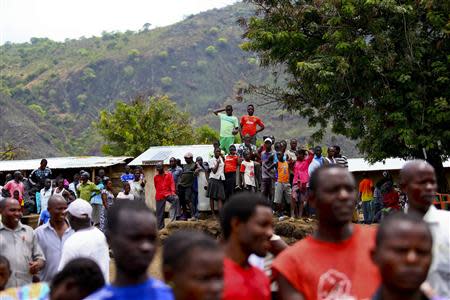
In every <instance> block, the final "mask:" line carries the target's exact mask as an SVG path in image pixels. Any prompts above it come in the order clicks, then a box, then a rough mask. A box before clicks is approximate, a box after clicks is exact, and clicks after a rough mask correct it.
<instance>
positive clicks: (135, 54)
mask: <svg viewBox="0 0 450 300" xmlns="http://www.w3.org/2000/svg"><path fill="white" fill-rule="evenodd" d="M140 55H141V52H140V51H139V50H138V49H131V50H129V51H128V58H129V59H131V60H136V59H137V58H138V57H139V56H140Z"/></svg>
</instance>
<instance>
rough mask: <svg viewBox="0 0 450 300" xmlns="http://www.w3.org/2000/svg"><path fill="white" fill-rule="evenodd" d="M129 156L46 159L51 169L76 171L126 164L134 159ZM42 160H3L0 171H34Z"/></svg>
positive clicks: (0, 162) (0, 163)
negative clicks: (77, 169) (78, 169)
mask: <svg viewBox="0 0 450 300" xmlns="http://www.w3.org/2000/svg"><path fill="white" fill-rule="evenodd" d="M132 158H133V157H129V156H107V157H101V156H75V157H51V158H46V159H47V161H48V167H49V168H50V169H76V168H98V167H109V166H113V165H117V164H122V163H126V161H127V160H129V159H132ZM40 162H41V159H27V160H3V161H0V171H15V170H34V169H36V168H38V167H39V165H40Z"/></svg>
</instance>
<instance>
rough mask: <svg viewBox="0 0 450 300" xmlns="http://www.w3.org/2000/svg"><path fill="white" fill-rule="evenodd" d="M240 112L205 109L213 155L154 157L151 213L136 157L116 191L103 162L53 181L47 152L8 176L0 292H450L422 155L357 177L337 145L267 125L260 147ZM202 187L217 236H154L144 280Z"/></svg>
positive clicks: (442, 231)
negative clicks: (165, 232)
mask: <svg viewBox="0 0 450 300" xmlns="http://www.w3.org/2000/svg"><path fill="white" fill-rule="evenodd" d="M224 111H225V113H222V112H224ZM247 112H248V114H247V115H245V116H243V117H242V118H241V119H240V120H238V119H237V118H236V117H235V116H233V108H232V107H231V106H227V107H225V108H224V109H220V110H217V111H215V112H214V113H215V114H217V115H218V117H219V118H220V121H221V129H220V140H219V141H217V142H216V143H214V145H213V146H212V147H211V148H212V151H211V154H210V157H209V159H208V161H204V160H203V158H202V157H200V156H199V157H196V158H195V160H194V155H193V154H192V153H190V152H188V153H186V154H185V155H184V160H185V163H184V164H182V163H181V161H180V160H179V159H176V158H175V157H172V158H170V160H169V166H168V168H167V170H166V169H165V166H164V164H163V162H160V163H158V164H157V165H156V168H155V169H156V174H155V175H154V177H153V184H154V189H155V190H154V191H155V198H154V199H147V200H149V201H153V200H154V201H155V204H156V205H155V208H156V210H155V213H154V212H152V211H151V210H150V208H149V207H148V205H146V203H147V204H148V202H149V201H146V198H145V195H146V194H145V188H146V185H147V182H146V179H145V176H144V173H143V170H142V168H141V167H136V168H135V169H131V168H130V167H129V166H126V167H125V171H124V173H123V174H122V176H121V177H120V181H121V183H122V186H121V187H120V192H119V193H117V194H116V190H117V189H115V188H114V187H113V184H112V180H111V178H109V177H108V176H106V174H105V172H104V170H99V171H98V173H97V176H94V178H93V181H91V180H90V178H91V175H90V174H89V173H88V172H86V171H84V170H81V171H80V172H77V173H76V174H74V176H73V181H72V182H69V181H68V180H67V179H65V178H63V176H59V175H58V176H56V178H53V174H52V170H51V169H50V168H49V167H48V166H47V161H46V160H45V159H43V160H42V161H41V164H40V166H39V168H37V169H36V170H34V171H33V172H31V174H30V175H29V177H28V178H26V179H24V178H23V177H22V174H21V172H19V171H17V172H14V173H13V174H12V175H7V178H6V179H7V180H6V181H5V184H4V186H3V187H2V188H1V191H2V193H1V197H0V213H1V222H0V299H1V300H10V299H51V300H54V299H68V300H71V299H84V298H86V299H176V300H181V299H192V300H196V299H199V300H200V299H225V300H235V299H243V300H246V299H289V300H294V299H324V300H325V299H326V300H351V299H383V300H389V299H402V300H403V299H405V300H409V299H411V300H413V299H434V300H438V299H449V298H450V283H449V282H450V212H447V211H443V210H438V209H436V208H435V207H434V206H433V205H432V203H433V200H434V197H435V194H436V191H437V184H436V175H435V172H434V169H433V168H432V167H431V165H429V164H428V163H427V162H425V161H412V162H408V163H407V164H406V165H405V166H404V168H403V169H402V170H401V173H400V181H399V182H398V184H397V185H396V184H395V183H394V181H393V179H392V177H391V176H390V174H389V173H387V172H385V173H383V178H382V179H381V180H380V181H379V182H377V183H376V184H374V183H373V181H372V180H371V179H370V178H369V177H368V176H366V174H364V176H363V177H364V178H363V179H362V180H361V182H359V183H358V184H357V183H356V181H355V179H354V177H353V175H352V174H351V173H349V171H348V162H347V158H346V157H345V156H343V155H342V154H341V151H340V150H341V149H340V147H339V146H337V145H335V146H330V147H328V148H327V149H326V152H327V154H326V156H322V147H321V146H316V147H299V145H298V144H299V143H298V141H297V140H296V139H291V140H289V143H288V141H285V140H281V141H276V140H275V138H274V137H273V136H264V138H263V140H262V142H263V143H262V145H260V146H257V145H256V143H257V139H256V134H257V133H259V132H261V131H263V130H264V123H263V122H262V121H261V119H260V118H258V117H256V116H254V112H255V108H254V106H253V105H249V106H248V107H247ZM237 135H241V137H242V143H241V144H236V143H235V137H236V136H237ZM288 144H289V145H288ZM201 193H203V195H204V196H207V197H206V198H209V206H210V214H211V215H212V216H213V218H214V219H215V218H217V219H219V221H220V227H221V233H222V235H221V239H220V241H217V240H216V239H214V238H213V237H211V236H209V235H207V234H205V233H202V232H197V231H193V230H190V231H184V230H181V231H178V232H175V233H174V234H172V235H170V236H169V237H168V238H167V239H166V240H165V241H164V243H163V247H162V248H163V249H162V266H161V273H162V274H163V278H161V279H156V278H152V277H149V276H148V267H149V265H150V263H151V261H152V260H153V259H154V256H155V253H156V251H157V248H158V244H159V239H158V231H159V230H161V229H163V228H164V227H165V223H166V222H167V221H169V222H173V221H176V220H182V221H186V220H190V221H194V222H196V221H198V220H199V218H200V212H199V199H200V198H202V199H204V198H205V197H200V195H201ZM166 203H169V204H170V209H169V213H168V217H169V218H166ZM360 207H361V209H362V211H363V217H364V220H363V221H362V222H360V221H359V212H358V209H359V208H360ZM24 211H29V212H36V213H39V224H38V225H39V226H38V227H37V228H36V229H35V230H33V229H32V228H31V227H29V226H27V225H24V224H22V222H21V217H22V215H23V212H24ZM303 216H308V217H313V218H316V219H317V228H316V230H315V231H314V233H313V234H312V235H310V236H308V237H306V238H304V239H302V240H300V241H298V242H297V243H295V244H293V245H291V246H288V245H287V244H286V243H285V242H284V240H283V239H282V238H281V237H280V236H278V235H276V234H275V232H274V222H275V220H278V221H283V220H285V219H291V220H293V221H295V219H297V218H301V217H303ZM374 222H381V224H380V225H379V226H365V225H360V224H357V223H366V224H371V223H374ZM111 258H113V263H114V265H115V270H116V272H115V276H114V279H113V280H112V281H110V266H111V264H112V261H111ZM3 290H4V291H3ZM2 291H3V292H2ZM439 297H441V298H439ZM442 297H443V298H442Z"/></svg>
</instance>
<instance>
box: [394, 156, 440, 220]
mask: <svg viewBox="0 0 450 300" xmlns="http://www.w3.org/2000/svg"><path fill="white" fill-rule="evenodd" d="M400 186H401V188H402V191H403V192H404V193H405V194H406V195H407V196H408V201H409V205H410V207H411V209H413V210H415V211H417V212H419V213H420V214H422V215H424V214H425V213H426V212H427V211H428V208H429V207H430V205H431V204H432V203H433V200H434V199H435V197H436V192H437V180H436V173H435V172H434V168H433V167H432V166H431V165H430V164H429V163H427V162H426V161H424V160H413V161H411V162H408V163H407V164H406V165H405V166H404V167H403V168H402V170H401V171H400Z"/></svg>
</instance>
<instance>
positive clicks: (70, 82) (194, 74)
mask: <svg viewBox="0 0 450 300" xmlns="http://www.w3.org/2000/svg"><path fill="white" fill-rule="evenodd" d="M250 14H251V10H250V9H249V8H248V7H247V6H246V5H244V4H237V5H233V6H229V7H226V8H224V9H220V10H219V9H215V10H211V11H208V12H205V13H202V14H199V15H196V16H191V17H188V18H187V19H185V20H184V21H182V22H179V23H177V24H174V25H171V26H168V27H163V28H157V29H154V30H150V31H146V32H144V31H141V32H131V31H128V32H125V33H104V34H103V35H102V37H92V38H82V39H79V40H68V41H66V42H64V43H57V42H53V41H50V40H47V39H33V40H32V41H31V43H25V44H12V45H4V46H2V47H0V52H1V53H2V55H1V59H0V92H3V93H5V94H7V95H11V97H12V98H13V99H14V100H15V101H17V102H20V103H21V104H23V105H25V106H29V105H32V104H35V105H34V108H35V109H36V105H39V106H40V107H41V108H42V109H43V110H44V111H45V118H40V119H37V120H36V122H37V124H39V127H42V128H45V127H49V128H50V127H51V128H54V130H55V133H54V137H53V138H51V139H48V138H45V136H44V138H42V137H41V136H40V135H38V136H36V140H39V141H40V142H43V143H47V144H48V147H43V149H47V150H45V151H44V152H38V151H34V150H32V151H30V152H29V153H28V155H27V156H30V157H31V156H41V155H49V156H50V155H51V156H54V155H59V154H78V155H79V154H87V153H95V152H98V149H99V145H100V143H101V139H100V138H99V137H98V136H97V134H96V133H95V131H94V130H93V129H92V127H91V123H92V122H93V121H95V120H96V119H97V116H98V111H99V109H104V108H106V109H113V107H114V102H115V100H117V99H123V100H126V101H129V100H130V99H132V98H134V97H135V96H136V95H140V94H145V95H149V94H153V93H156V94H163V93H164V94H168V95H169V96H170V97H171V98H172V99H173V100H175V101H176V102H177V103H178V104H179V106H180V108H181V109H183V110H186V111H189V112H190V113H191V114H192V123H193V124H194V126H198V125H201V124H204V123H208V124H210V125H212V126H213V127H215V128H217V127H218V123H219V122H218V120H217V119H215V118H214V117H213V116H212V114H211V113H210V111H211V110H212V109H213V108H217V107H220V106H222V105H223V104H224V103H232V104H233V105H235V111H236V114H237V115H242V114H243V113H244V112H245V106H246V103H237V102H236V101H234V93H235V90H236V84H237V82H238V81H246V82H252V83H261V82H267V81H268V80H270V73H269V72H267V71H265V70H261V69H259V68H258V66H257V65H256V64H255V60H254V59H252V55H251V54H249V53H245V52H243V51H241V50H240V49H239V44H240V43H241V41H242V40H241V35H242V30H241V28H239V26H238V25H237V24H236V19H237V18H238V17H242V16H249V15H250ZM210 46H212V47H214V49H215V51H212V52H208V51H207V50H206V48H208V47H210ZM210 48H211V47H210ZM246 101H247V102H248V101H251V102H255V103H259V102H260V99H256V98H254V97H246ZM257 113H258V114H259V115H260V116H261V117H262V118H263V119H264V120H265V121H266V124H267V125H268V126H267V131H266V132H267V133H270V134H274V135H276V136H278V137H282V138H288V137H305V136H309V135H310V134H311V132H312V130H311V129H309V128H307V126H306V124H305V122H304V121H303V120H301V119H300V118H298V117H293V116H291V115H289V114H287V113H286V112H285V111H283V110H282V109H280V108H277V107H274V106H264V107H261V108H257ZM3 135H5V133H3ZM4 138H8V137H7V136H5V137H4ZM41 148H42V147H41ZM351 148H352V147H348V149H351ZM347 152H348V151H347Z"/></svg>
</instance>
